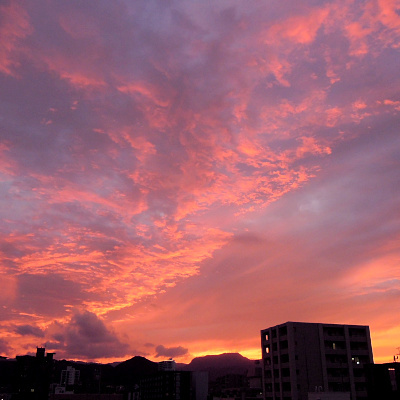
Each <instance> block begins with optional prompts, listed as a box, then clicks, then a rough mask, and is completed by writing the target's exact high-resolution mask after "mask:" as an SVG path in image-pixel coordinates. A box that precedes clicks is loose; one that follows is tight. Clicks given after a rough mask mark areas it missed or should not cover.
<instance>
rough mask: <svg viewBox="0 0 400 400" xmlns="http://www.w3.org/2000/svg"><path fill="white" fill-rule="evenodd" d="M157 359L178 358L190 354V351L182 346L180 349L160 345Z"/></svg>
mask: <svg viewBox="0 0 400 400" xmlns="http://www.w3.org/2000/svg"><path fill="white" fill-rule="evenodd" d="M156 352H157V354H156V356H155V357H156V358H157V357H167V358H178V357H182V356H185V355H187V354H188V349H185V348H184V347H182V346H178V347H164V346H163V345H161V344H160V345H159V346H157V347H156Z"/></svg>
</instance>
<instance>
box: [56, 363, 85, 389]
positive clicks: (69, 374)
mask: <svg viewBox="0 0 400 400" xmlns="http://www.w3.org/2000/svg"><path fill="white" fill-rule="evenodd" d="M79 377H80V371H79V370H77V369H75V368H73V367H71V366H68V367H67V369H64V370H62V371H61V382H60V384H61V385H63V386H65V387H68V386H73V385H76V384H77V383H78V382H79Z"/></svg>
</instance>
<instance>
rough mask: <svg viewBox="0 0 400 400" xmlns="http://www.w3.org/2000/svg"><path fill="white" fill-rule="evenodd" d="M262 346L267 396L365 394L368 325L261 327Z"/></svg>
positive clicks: (303, 399)
mask: <svg viewBox="0 0 400 400" xmlns="http://www.w3.org/2000/svg"><path fill="white" fill-rule="evenodd" d="M261 348H262V359H263V373H262V378H263V393H264V394H263V396H264V400H308V398H309V397H312V396H311V395H310V396H309V394H311V393H321V394H322V393H324V395H323V396H322V395H321V398H322V397H326V396H327V394H328V393H332V394H333V393H336V394H337V395H339V394H340V393H342V394H345V393H348V396H349V397H350V399H351V400H366V399H367V384H366V373H365V369H364V366H365V365H367V364H370V363H373V356H372V347H371V338H370V332H369V327H368V326H361V325H338V324H322V323H303V322H286V323H284V324H281V325H277V326H273V327H270V328H267V329H263V330H262V331H261Z"/></svg>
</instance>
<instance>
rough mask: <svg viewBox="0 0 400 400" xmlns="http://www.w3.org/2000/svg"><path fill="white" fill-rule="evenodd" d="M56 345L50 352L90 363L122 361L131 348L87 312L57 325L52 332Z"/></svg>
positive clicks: (53, 343)
mask: <svg viewBox="0 0 400 400" xmlns="http://www.w3.org/2000/svg"><path fill="white" fill-rule="evenodd" d="M50 331H55V332H54V333H53V334H52V337H53V339H55V342H54V341H49V342H48V343H47V346H48V347H49V348H50V349H59V350H62V353H63V354H68V357H75V358H79V359H91V360H95V359H98V358H108V357H122V356H125V355H126V354H128V353H129V352H130V349H129V345H128V344H126V343H123V342H121V341H120V340H119V339H118V337H117V336H116V334H115V333H114V332H113V331H112V330H110V329H109V328H107V327H106V325H105V323H104V322H103V321H102V320H101V319H100V318H98V317H97V315H96V314H94V313H92V312H89V311H85V312H82V313H75V314H74V315H73V317H72V318H71V320H70V321H69V323H67V324H64V325H63V324H60V323H55V324H53V326H52V327H51V328H50Z"/></svg>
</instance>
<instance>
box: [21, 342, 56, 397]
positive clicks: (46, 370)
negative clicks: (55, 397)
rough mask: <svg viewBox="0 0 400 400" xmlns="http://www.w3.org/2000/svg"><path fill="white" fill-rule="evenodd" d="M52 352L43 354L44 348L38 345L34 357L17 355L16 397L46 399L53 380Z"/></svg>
mask: <svg viewBox="0 0 400 400" xmlns="http://www.w3.org/2000/svg"><path fill="white" fill-rule="evenodd" d="M54 354H55V353H47V354H45V349H44V348H43V347H38V348H37V350H36V357H32V356H17V374H18V376H17V394H16V395H15V397H16V398H17V399H23V400H25V399H26V400H30V399H31V400H47V399H48V396H49V387H50V383H51V382H53V380H54V360H53V356H54Z"/></svg>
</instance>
